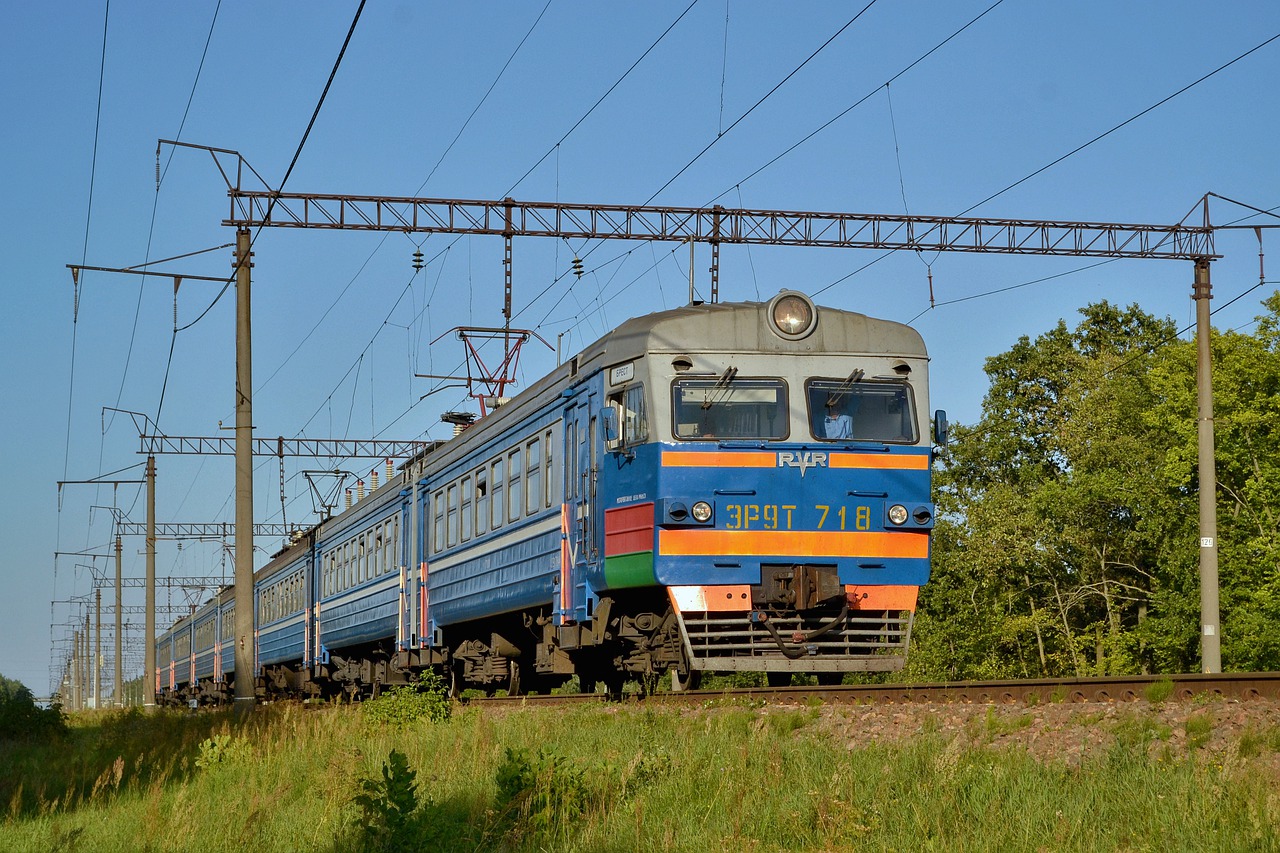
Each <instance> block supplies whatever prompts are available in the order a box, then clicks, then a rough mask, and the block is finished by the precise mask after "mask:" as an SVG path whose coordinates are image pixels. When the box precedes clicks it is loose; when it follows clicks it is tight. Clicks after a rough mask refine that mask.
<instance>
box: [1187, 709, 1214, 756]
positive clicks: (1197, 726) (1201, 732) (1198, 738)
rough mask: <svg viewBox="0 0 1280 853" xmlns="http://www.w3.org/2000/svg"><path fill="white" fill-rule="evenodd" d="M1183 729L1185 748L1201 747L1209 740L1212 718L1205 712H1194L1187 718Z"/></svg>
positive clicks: (1211, 730) (1211, 731)
mask: <svg viewBox="0 0 1280 853" xmlns="http://www.w3.org/2000/svg"><path fill="white" fill-rule="evenodd" d="M1185 729H1186V733H1187V748H1188V749H1201V748H1203V747H1204V745H1205V744H1206V743H1208V742H1209V736H1210V735H1211V734H1212V733H1213V720H1212V719H1210V718H1209V717H1208V715H1206V714H1195V715H1193V716H1190V717H1188V718H1187V722H1186V726H1185Z"/></svg>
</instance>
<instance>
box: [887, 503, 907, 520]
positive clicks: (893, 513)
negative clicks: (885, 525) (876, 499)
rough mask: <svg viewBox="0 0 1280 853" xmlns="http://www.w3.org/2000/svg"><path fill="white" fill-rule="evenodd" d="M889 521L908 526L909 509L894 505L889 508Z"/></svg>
mask: <svg viewBox="0 0 1280 853" xmlns="http://www.w3.org/2000/svg"><path fill="white" fill-rule="evenodd" d="M889 520H890V521H891V522H893V523H894V524H906V523H907V508H906V507H905V506H903V505H902V504H894V505H893V506H891V507H889Z"/></svg>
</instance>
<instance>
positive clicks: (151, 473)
mask: <svg viewBox="0 0 1280 853" xmlns="http://www.w3.org/2000/svg"><path fill="white" fill-rule="evenodd" d="M144 618H145V620H146V627H145V628H144V629H143V635H142V641H143V652H142V660H143V665H142V707H143V710H146V711H150V710H154V709H155V707H156V458H155V457H154V456H148V457H147V603H146V614H145V617H144Z"/></svg>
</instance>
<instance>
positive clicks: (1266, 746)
mask: <svg viewBox="0 0 1280 853" xmlns="http://www.w3.org/2000/svg"><path fill="white" fill-rule="evenodd" d="M372 704H373V703H370V705H369V706H366V707H364V708H359V707H357V708H353V707H321V708H315V709H309V708H303V707H301V706H297V705H279V706H273V707H261V708H258V709H257V710H256V711H254V712H253V713H252V714H251V715H250V716H249V717H248V719H247V720H244V721H237V720H235V719H233V718H232V717H231V716H229V715H228V714H225V713H202V714H197V715H192V714H180V713H172V712H166V713H159V714H155V715H151V716H144V715H142V714H141V713H139V712H136V711H135V712H131V713H111V714H100V715H86V716H82V717H80V718H78V719H74V720H73V722H72V729H71V733H70V735H69V736H68V737H67V738H65V739H63V740H61V741H58V742H55V743H52V744H23V743H0V808H3V809H4V818H3V822H2V823H0V850H4V851H9V850H15V851H55V850H58V851H73V850H76V851H79V850H83V851H109V850H121V851H126V850H127V851H145V850H157V851H162V850H163V851H167V850H200V851H221V850H227V851H233V850H234V851H240V850H250V849H251V850H255V851H330V850H333V851H345V850H383V849H385V850H476V851H487V850H512V851H524V850H528V851H534V850H556V851H559V850H565V851H619V853H621V851H636V850H645V851H647V850H677V851H726V853H728V851H734V853H738V852H739V851H773V850H802V851H826V850H830V851H840V850H895V851H896V850H964V851H970V850H975V851H982V850H991V851H996V850H998V851H1018V850H1033V851H1035V850H1047V851H1072V850H1080V851H1086V850H1087V851H1093V850H1135V851H1136V850H1152V851H1155V850H1159V851H1166V850H1248V851H1256V850H1280V830H1278V829H1277V827H1278V826H1280V785H1278V784H1277V783H1278V777H1277V767H1280V761H1278V759H1280V755H1278V754H1277V750H1280V733H1278V732H1277V731H1275V730H1267V731H1260V732H1250V733H1249V734H1248V736H1247V737H1241V738H1239V742H1237V743H1234V744H1232V745H1231V746H1229V747H1228V748H1227V750H1226V751H1225V752H1224V751H1222V750H1219V751H1217V752H1213V753H1210V752H1208V751H1206V750H1202V749H1199V748H1195V747H1196V744H1194V743H1191V742H1189V741H1188V744H1187V746H1188V748H1187V749H1186V750H1185V751H1183V752H1178V753H1174V752H1170V750H1168V749H1165V750H1164V751H1163V752H1162V751H1161V749H1159V748H1152V745H1153V744H1155V745H1156V747H1159V744H1160V737H1161V730H1160V728H1159V727H1158V726H1156V725H1154V724H1150V725H1148V724H1146V723H1144V722H1143V719H1144V718H1143V717H1142V716H1141V714H1138V715H1136V716H1135V715H1128V716H1125V717H1124V718H1123V722H1122V723H1112V722H1109V721H1106V720H1101V719H1093V718H1090V717H1087V716H1082V717H1080V718H1079V719H1078V725H1080V726H1084V727H1102V728H1103V732H1102V734H1103V735H1104V742H1105V744H1106V746H1105V748H1103V749H1100V750H1097V751H1095V752H1093V753H1091V754H1090V755H1089V756H1087V757H1085V758H1083V759H1081V760H1079V761H1076V762H1067V761H1057V760H1053V759H1052V758H1045V757H1033V756H1032V755H1031V754H1030V753H1029V752H1028V751H1027V750H1026V749H1020V748H1012V747H1008V746H1003V747H1002V746H1001V744H1000V741H999V736H1000V735H1001V734H1003V733H1005V732H1006V730H1014V729H1018V728H1020V727H1024V726H1025V725H1026V724H1025V723H1024V722H1022V720H1023V719H1024V717H1015V718H1013V722H1011V723H998V721H996V720H995V718H994V717H993V716H992V715H991V714H987V715H986V717H985V718H984V717H982V716H981V715H979V716H978V717H977V718H976V722H975V723H973V724H971V725H970V729H971V732H970V734H972V735H975V736H974V737H966V736H964V735H963V733H962V734H960V735H957V734H956V733H955V732H947V731H943V730H935V731H929V730H925V731H923V732H922V733H919V734H917V735H914V736H912V737H908V738H903V739H900V740H896V741H893V742H886V741H874V740H869V739H863V738H860V737H859V736H858V733H857V731H856V729H855V730H853V731H851V730H850V726H849V719H850V718H848V717H847V716H846V717H842V716H841V715H842V714H848V713H850V712H847V711H844V710H841V709H827V710H820V709H818V708H795V707H790V708H784V707H777V706H770V707H764V706H760V705H750V704H734V703H732V702H729V701H727V700H726V701H724V702H715V703H711V704H710V705H709V706H708V707H705V708H701V709H697V710H688V709H680V708H675V707H665V706H661V705H657V706H653V705H650V706H640V705H633V704H626V705H605V704H599V705H594V704H593V705H590V706H566V707H560V708H540V709H523V710H508V711H502V712H492V711H490V712H483V711H481V710H479V709H476V708H455V709H454V710H453V713H452V715H451V716H449V717H448V718H446V719H437V720H434V721H433V720H432V719H431V718H430V716H429V715H423V714H416V713H412V712H410V713H401V712H393V713H386V712H385V711H386V709H385V708H384V709H383V711H382V712H374V711H372V710H371V707H372ZM437 710H438V709H437ZM434 716H437V717H444V716H445V715H444V714H439V713H436V714H434ZM415 717H416V719H415ZM1199 725H1200V724H1197V726H1199ZM1197 734H1198V729H1197V730H1196V731H1193V729H1192V727H1191V726H1190V725H1188V726H1187V736H1188V737H1189V738H1190V737H1192V736H1194V735H1197Z"/></svg>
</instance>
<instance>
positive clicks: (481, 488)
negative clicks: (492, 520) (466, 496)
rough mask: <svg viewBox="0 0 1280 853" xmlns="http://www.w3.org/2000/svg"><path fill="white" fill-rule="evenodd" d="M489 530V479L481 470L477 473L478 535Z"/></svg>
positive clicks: (483, 470) (482, 469)
mask: <svg viewBox="0 0 1280 853" xmlns="http://www.w3.org/2000/svg"><path fill="white" fill-rule="evenodd" d="M488 529H489V478H488V472H487V471H486V470H485V469H484V468H481V469H480V470H479V471H477V472H476V535H477V536H479V535H480V534H481V533H484V532H485V531H486V530H488Z"/></svg>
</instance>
